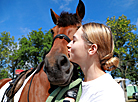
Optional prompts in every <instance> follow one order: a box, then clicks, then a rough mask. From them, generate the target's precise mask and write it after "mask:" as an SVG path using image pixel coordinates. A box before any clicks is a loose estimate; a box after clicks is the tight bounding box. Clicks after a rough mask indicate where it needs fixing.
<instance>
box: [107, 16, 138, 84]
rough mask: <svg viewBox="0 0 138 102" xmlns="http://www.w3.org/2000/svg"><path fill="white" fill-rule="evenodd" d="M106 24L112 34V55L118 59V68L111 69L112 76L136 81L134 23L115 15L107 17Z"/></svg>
mask: <svg viewBox="0 0 138 102" xmlns="http://www.w3.org/2000/svg"><path fill="white" fill-rule="evenodd" d="M106 24H107V26H109V27H110V28H111V30H112V33H113V35H114V43H115V48H114V56H117V57H119V59H120V64H119V69H116V70H114V71H112V72H111V74H112V76H114V77H122V78H128V79H130V80H131V81H133V82H134V81H135V82H136V81H137V80H138V76H137V75H138V62H137V61H138V34H134V31H135V30H136V25H133V24H131V21H130V20H129V19H127V17H126V16H124V15H122V16H120V17H119V18H118V19H116V18H115V16H113V17H111V18H109V17H108V18H107V22H106Z"/></svg>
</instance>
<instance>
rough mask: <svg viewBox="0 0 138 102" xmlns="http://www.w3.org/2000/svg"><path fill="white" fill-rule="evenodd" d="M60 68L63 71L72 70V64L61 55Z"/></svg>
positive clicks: (59, 59)
mask: <svg viewBox="0 0 138 102" xmlns="http://www.w3.org/2000/svg"><path fill="white" fill-rule="evenodd" d="M58 66H59V69H61V70H68V69H69V68H70V62H69V60H68V58H67V56H66V55H60V56H59V58H58Z"/></svg>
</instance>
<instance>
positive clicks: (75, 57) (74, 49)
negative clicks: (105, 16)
mask: <svg viewBox="0 0 138 102" xmlns="http://www.w3.org/2000/svg"><path fill="white" fill-rule="evenodd" d="M67 47H68V53H69V56H70V58H69V59H70V61H72V62H75V63H77V64H78V65H79V66H80V67H81V70H82V71H83V73H84V81H83V82H82V94H81V97H80V101H79V102H125V98H124V92H123V90H122V88H121V87H120V85H118V84H117V83H116V82H115V81H114V79H113V78H112V77H111V75H110V74H108V73H106V72H105V71H106V70H108V71H111V70H113V69H115V68H116V67H117V66H118V63H119V59H118V58H117V57H112V56H113V50H114V41H113V36H112V33H111V30H110V29H109V28H108V27H107V26H105V25H103V24H99V23H87V24H84V25H83V26H81V27H80V28H79V29H78V30H77V32H76V33H75V34H74V36H73V40H72V41H71V42H70V43H69V44H68V45H67Z"/></svg>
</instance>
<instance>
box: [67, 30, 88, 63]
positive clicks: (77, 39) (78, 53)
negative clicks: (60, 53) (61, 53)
mask: <svg viewBox="0 0 138 102" xmlns="http://www.w3.org/2000/svg"><path fill="white" fill-rule="evenodd" d="M82 34H83V31H82V27H80V28H79V29H78V30H77V32H76V33H75V34H74V36H73V40H72V41H71V42H70V43H69V44H68V45H67V47H68V54H69V56H70V58H69V60H70V61H72V62H75V63H77V64H79V65H80V64H81V63H82V62H83V61H85V60H86V58H87V54H88V53H87V52H88V51H87V50H88V49H87V48H86V43H85V42H84V40H83V39H82V37H81V36H82Z"/></svg>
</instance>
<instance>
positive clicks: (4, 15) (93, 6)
mask: <svg viewBox="0 0 138 102" xmlns="http://www.w3.org/2000/svg"><path fill="white" fill-rule="evenodd" d="M82 1H83V2H84V4H85V16H84V19H83V23H88V22H98V23H103V24H105V22H106V18H107V17H113V16H116V18H118V17H119V16H122V14H124V15H125V16H127V19H130V20H131V24H134V25H136V26H137V29H138V0H82ZM78 3H79V0H0V33H1V32H3V31H6V32H10V35H11V36H14V38H15V42H18V38H22V35H24V36H26V35H27V34H29V32H31V31H32V30H37V31H38V29H39V28H40V27H42V31H45V30H46V31H48V30H50V29H51V28H53V27H54V26H55V25H54V23H53V21H52V18H51V14H50V8H52V9H53V10H54V11H55V12H56V13H57V14H58V15H60V13H61V12H62V11H67V12H69V13H75V12H76V8H77V5H78ZM134 33H137V34H138V30H137V31H135V32H134Z"/></svg>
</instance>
